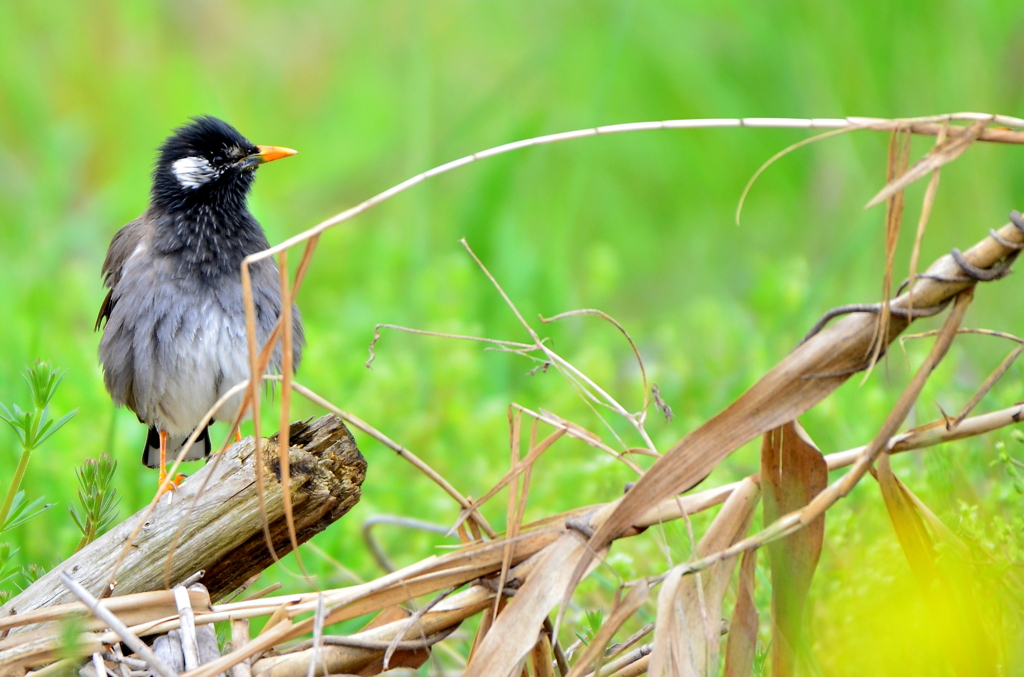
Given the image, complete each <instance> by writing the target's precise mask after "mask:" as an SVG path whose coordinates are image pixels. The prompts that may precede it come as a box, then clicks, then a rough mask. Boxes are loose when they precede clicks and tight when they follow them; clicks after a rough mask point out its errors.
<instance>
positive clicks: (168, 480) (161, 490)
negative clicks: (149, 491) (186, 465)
mask: <svg viewBox="0 0 1024 677" xmlns="http://www.w3.org/2000/svg"><path fill="white" fill-rule="evenodd" d="M186 478H188V475H185V474H183V473H178V474H177V475H175V476H174V477H171V476H170V475H168V474H167V471H166V470H164V469H163V468H160V478H159V479H158V480H157V487H158V490H157V495H158V496H163V495H164V494H166V493H167V492H168V491H174V490H176V489H177V488H178V486H179V485H180V484H181V483H182V482H184V481H185V480H186Z"/></svg>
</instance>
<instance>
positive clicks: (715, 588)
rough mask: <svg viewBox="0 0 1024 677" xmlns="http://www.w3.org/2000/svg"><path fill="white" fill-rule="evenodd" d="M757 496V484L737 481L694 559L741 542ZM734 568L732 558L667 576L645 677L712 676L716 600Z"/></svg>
mask: <svg viewBox="0 0 1024 677" xmlns="http://www.w3.org/2000/svg"><path fill="white" fill-rule="evenodd" d="M758 496H759V489H758V486H757V484H756V483H755V482H754V481H753V480H751V479H749V478H748V479H745V480H743V481H742V482H741V483H740V484H739V486H738V487H737V488H736V490H735V491H733V493H732V494H731V495H730V496H729V499H728V500H727V501H726V502H725V505H724V506H722V509H721V510H720V511H719V513H718V515H716V516H715V519H714V521H713V522H712V523H711V526H710V527H708V530H707V532H705V534H704V537H703V538H701V540H700V543H698V544H697V556H698V557H703V556H706V555H709V554H711V553H713V552H718V551H720V550H724V549H725V548H727V547H729V546H730V545H732V544H733V543H735V542H737V541H739V540H740V539H742V538H743V537H744V536H745V535H746V533H747V530H748V529H749V527H750V520H751V517H752V516H753V514H754V507H755V506H756V505H757V500H758ZM735 564H736V559H735V558H731V559H726V560H722V561H721V562H717V563H716V564H715V565H713V566H712V567H710V568H709V569H708V570H707V571H703V572H701V573H700V575H699V576H685V577H682V572H683V570H684V569H685V566H678V567H675V568H674V569H673V570H672V572H671V573H670V574H669V576H668V578H667V579H666V580H665V582H664V583H663V585H662V589H661V592H660V593H659V594H658V618H657V621H656V622H655V626H654V650H653V651H652V652H651V666H650V674H651V675H654V676H655V677H660V676H661V675H671V676H673V677H674V676H676V675H694V676H697V675H699V676H701V677H703V676H705V675H717V674H718V654H719V644H720V641H719V640H720V638H721V630H722V598H723V597H724V596H725V591H726V589H727V588H728V586H729V580H730V579H731V578H732V571H733V568H734V567H735ZM698 585H700V586H701V587H700V588H699V589H698V587H697V586H698Z"/></svg>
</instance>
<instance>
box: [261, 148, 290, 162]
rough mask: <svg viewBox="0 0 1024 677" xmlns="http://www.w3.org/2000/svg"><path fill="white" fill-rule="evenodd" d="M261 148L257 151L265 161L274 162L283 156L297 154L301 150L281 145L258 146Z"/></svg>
mask: <svg viewBox="0 0 1024 677" xmlns="http://www.w3.org/2000/svg"><path fill="white" fill-rule="evenodd" d="M256 147H257V148H259V149H260V152H259V153H257V154H256V155H258V156H259V157H261V158H263V161H264V162H273V161H274V160H280V159H281V158H283V157H288V156H289V155H295V154H296V153H298V152H299V151H297V150H292V149H291V148H282V147H281V146H256Z"/></svg>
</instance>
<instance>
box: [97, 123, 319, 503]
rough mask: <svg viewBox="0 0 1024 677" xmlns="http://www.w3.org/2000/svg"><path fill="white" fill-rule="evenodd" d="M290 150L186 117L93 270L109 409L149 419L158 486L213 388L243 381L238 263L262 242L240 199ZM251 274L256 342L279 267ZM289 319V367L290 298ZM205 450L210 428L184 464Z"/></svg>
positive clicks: (295, 329)
mask: <svg viewBox="0 0 1024 677" xmlns="http://www.w3.org/2000/svg"><path fill="white" fill-rule="evenodd" d="M296 152H297V151H294V150H291V149H290V148H283V147H278V146H257V145H254V144H253V143H251V142H250V141H249V140H248V139H246V138H245V137H244V136H242V134H241V133H240V132H239V131H238V130H236V129H235V128H234V127H232V126H231V125H229V124H228V123H226V122H224V121H223V120H220V119H218V118H216V117H212V116H209V115H205V116H198V117H194V118H191V119H190V121H189V122H188V123H187V124H185V125H183V126H181V127H178V128H177V129H175V130H174V132H173V133H172V134H171V135H170V136H169V137H168V138H167V139H166V140H165V141H164V143H163V145H161V146H160V148H159V150H158V155H157V160H156V165H155V168H154V169H153V174H152V188H151V190H150V194H149V205H148V207H147V208H146V210H145V211H144V212H143V213H142V215H141V216H139V217H138V218H137V219H135V220H134V221H131V222H130V223H128V224H127V225H125V226H123V227H122V228H121V229H120V230H119V231H118V232H117V234H116V235H114V238H113V240H112V241H111V243H110V248H109V249H108V250H107V255H106V258H105V259H104V261H103V266H102V269H101V277H102V280H103V285H104V287H106V288H107V289H108V290H109V291H108V292H107V294H106V297H105V298H104V299H103V302H102V303H101V305H100V310H99V315H98V317H97V318H96V326H95V329H96V330H97V331H99V330H100V329H102V331H103V334H102V337H101V339H100V344H99V361H100V364H101V367H102V370H103V383H104V386H105V387H106V389H107V392H108V393H110V396H111V398H112V399H113V401H114V404H115V405H117V406H119V407H120V406H126V407H128V408H129V409H130V410H132V411H133V412H134V413H135V415H136V416H137V417H138V419H139V422H140V423H143V424H145V425H146V426H148V427H149V432H148V435H147V437H146V444H145V446H144V448H143V453H142V462H143V463H144V464H145V465H146V466H148V467H150V468H154V467H158V468H160V474H159V479H158V487H159V488H158V492H159V493H161V494H162V493H163V492H165V491H167V490H169V489H173V488H174V484H175V482H174V481H169V480H168V477H167V471H166V467H165V466H166V464H167V457H168V455H169V454H171V455H173V454H177V453H178V452H179V451H180V450H181V447H182V446H183V445H184V443H185V441H186V440H187V439H188V437H189V436H190V435H191V434H192V433H193V431H195V429H196V428H197V427H198V426H199V423H200V421H201V420H202V419H203V417H204V415H205V414H206V412H207V411H208V410H209V409H210V408H211V407H212V406H213V405H214V404H215V403H216V402H217V400H218V399H220V397H221V396H222V395H224V394H225V393H226V392H227V391H228V390H229V389H230V388H231V387H232V386H234V385H236V384H237V383H239V382H241V381H243V380H245V379H247V378H248V377H249V374H250V366H249V351H248V341H247V335H246V319H245V306H244V302H243V294H242V277H241V264H242V260H243V259H244V258H245V257H246V256H249V255H250V254H255V253H256V252H259V251H262V250H264V249H267V248H268V247H269V246H270V245H269V243H268V241H267V237H266V234H265V233H264V232H263V228H262V227H261V226H260V224H259V222H258V221H257V220H256V219H255V217H253V215H252V213H251V212H250V211H249V208H248V204H247V200H248V195H249V192H250V190H251V188H252V184H253V180H254V179H255V172H256V169H257V168H258V167H260V166H261V165H263V164H265V163H267V162H271V161H274V160H278V159H281V158H284V157H288V156H291V155H295V154H296ZM249 270H250V279H251V285H252V294H253V302H254V305H255V309H256V339H257V345H258V346H259V347H260V348H262V347H263V346H264V345H265V344H266V342H267V340H268V338H269V337H270V333H271V331H272V330H273V327H274V325H275V323H276V322H277V319H278V317H279V315H280V314H281V295H280V287H279V278H278V269H277V266H276V264H275V263H274V261H273V259H271V258H266V259H262V260H260V261H258V262H256V263H254V264H252V265H250V268H249ZM291 317H292V335H293V341H292V350H293V353H292V366H293V368H295V369H297V368H298V365H299V362H300V360H301V357H302V349H303V347H304V345H305V338H304V332H303V327H302V317H301V315H300V313H299V310H298V308H297V307H295V306H294V305H293V308H292V314H291ZM281 363H282V359H281V346H280V345H278V346H277V347H276V349H275V351H274V353H273V354H272V357H271V360H270V364H269V365H268V371H273V372H279V371H280V369H281ZM243 397H244V392H243V393H239V394H236V395H234V396H233V397H232V398H230V399H229V400H228V401H227V402H226V403H225V404H224V405H222V406H221V407H220V409H219V410H218V411H217V413H216V414H215V415H214V416H213V420H215V421H233V420H234V418H235V416H236V414H237V413H238V409H239V407H240V406H241V403H242V399H243ZM235 439H236V440H237V439H239V434H238V431H237V429H236V430H235ZM209 454H210V436H209V425H207V426H205V427H204V428H203V430H202V431H201V433H200V435H199V436H198V438H197V440H196V442H195V444H194V445H193V446H192V448H191V449H190V450H189V452H188V454H187V455H186V457H185V460H200V459H203V458H206V457H207V456H209ZM172 458H173V456H172Z"/></svg>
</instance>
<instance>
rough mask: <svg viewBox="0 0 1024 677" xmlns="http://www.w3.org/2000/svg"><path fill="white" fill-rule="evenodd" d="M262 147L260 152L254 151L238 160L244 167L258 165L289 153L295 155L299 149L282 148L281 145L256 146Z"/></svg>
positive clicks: (286, 155)
mask: <svg viewBox="0 0 1024 677" xmlns="http://www.w3.org/2000/svg"><path fill="white" fill-rule="evenodd" d="M256 147H257V148H259V149H260V152H258V153H253V154H252V155H246V156H245V157H244V158H242V159H241V160H239V161H238V164H239V165H241V167H242V168H243V169H246V168H249V167H257V166H259V165H261V164H263V163H265V162H273V161H274V160H280V159H281V158H283V157H288V156H289V155H295V154H296V153H298V152H299V151H297V150H292V149H291V148H282V147H281V146H256Z"/></svg>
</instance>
